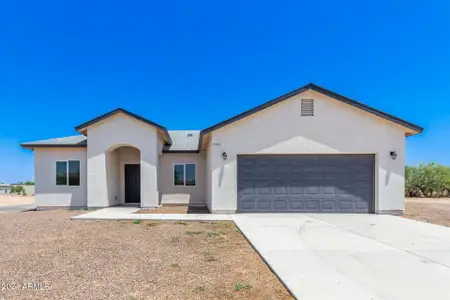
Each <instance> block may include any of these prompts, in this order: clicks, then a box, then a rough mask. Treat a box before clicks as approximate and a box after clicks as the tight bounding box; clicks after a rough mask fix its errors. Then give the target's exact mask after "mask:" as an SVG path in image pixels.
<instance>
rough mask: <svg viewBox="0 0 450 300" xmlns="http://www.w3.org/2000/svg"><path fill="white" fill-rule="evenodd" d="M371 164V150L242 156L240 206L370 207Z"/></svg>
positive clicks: (274, 208) (293, 209)
mask: <svg viewBox="0 0 450 300" xmlns="http://www.w3.org/2000/svg"><path fill="white" fill-rule="evenodd" d="M373 164H374V156H373V155H245V156H238V210H239V211H246V212H250V211H278V212H279V211H290V212H301V211H305V212H366V213H367V212H371V211H372V209H373V191H374V186H373V185H374V183H373ZM241 202H242V203H241ZM244 202H245V203H244Z"/></svg>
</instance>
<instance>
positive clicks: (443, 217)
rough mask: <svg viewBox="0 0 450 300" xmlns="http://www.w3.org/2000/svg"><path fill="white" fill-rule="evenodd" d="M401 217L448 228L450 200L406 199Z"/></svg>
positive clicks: (449, 223)
mask: <svg viewBox="0 0 450 300" xmlns="http://www.w3.org/2000/svg"><path fill="white" fill-rule="evenodd" d="M403 217H405V218H409V219H413V220H417V221H422V222H427V223H433V224H438V225H444V226H450V198H439V199H436V198H406V201H405V213H404V215H403Z"/></svg>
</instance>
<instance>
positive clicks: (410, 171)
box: [405, 163, 450, 197]
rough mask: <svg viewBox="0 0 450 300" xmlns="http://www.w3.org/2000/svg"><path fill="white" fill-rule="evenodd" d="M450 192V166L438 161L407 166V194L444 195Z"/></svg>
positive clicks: (414, 195) (413, 195) (410, 195)
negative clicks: (440, 163)
mask: <svg viewBox="0 0 450 300" xmlns="http://www.w3.org/2000/svg"><path fill="white" fill-rule="evenodd" d="M449 194H450V168H449V167H446V166H443V165H439V164H437V163H430V164H426V165H424V164H420V165H418V166H415V167H413V166H406V167H405V195H406V196H409V197H420V196H424V197H443V196H448V195H449Z"/></svg>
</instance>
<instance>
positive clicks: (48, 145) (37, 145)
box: [20, 144, 87, 150]
mask: <svg viewBox="0 0 450 300" xmlns="http://www.w3.org/2000/svg"><path fill="white" fill-rule="evenodd" d="M20 147H22V148H25V149H29V150H34V148H86V147H87V145H76V144H74V145H67V144H64V145H61V144H60V145H58V144H20Z"/></svg>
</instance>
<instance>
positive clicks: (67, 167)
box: [55, 159, 81, 187]
mask: <svg viewBox="0 0 450 300" xmlns="http://www.w3.org/2000/svg"><path fill="white" fill-rule="evenodd" d="M70 161H77V162H78V163H79V164H80V184H78V185H69V162H70ZM59 162H65V163H66V178H67V182H66V184H57V183H56V181H55V184H56V186H68V187H80V186H81V160H79V159H68V160H57V161H56V162H55V167H56V165H57V164H58V163H59ZM55 179H56V168H55Z"/></svg>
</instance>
